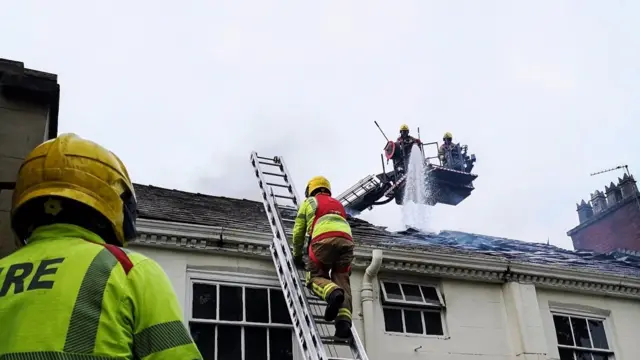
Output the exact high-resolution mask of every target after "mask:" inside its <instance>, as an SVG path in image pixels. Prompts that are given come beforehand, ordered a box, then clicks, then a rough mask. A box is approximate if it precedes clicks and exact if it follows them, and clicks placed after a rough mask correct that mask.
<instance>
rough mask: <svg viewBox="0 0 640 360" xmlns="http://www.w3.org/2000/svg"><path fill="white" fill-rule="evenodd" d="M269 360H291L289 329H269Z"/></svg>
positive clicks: (291, 336)
mask: <svg viewBox="0 0 640 360" xmlns="http://www.w3.org/2000/svg"><path fill="white" fill-rule="evenodd" d="M269 360H293V333H292V332H291V330H290V329H274V328H271V329H269Z"/></svg>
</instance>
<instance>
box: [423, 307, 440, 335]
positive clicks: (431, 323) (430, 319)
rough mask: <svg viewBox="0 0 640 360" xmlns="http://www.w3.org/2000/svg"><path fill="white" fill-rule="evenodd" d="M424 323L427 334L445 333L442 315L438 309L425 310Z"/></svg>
mask: <svg viewBox="0 0 640 360" xmlns="http://www.w3.org/2000/svg"><path fill="white" fill-rule="evenodd" d="M423 315H424V324H425V328H426V329H427V335H444V329H443V328H442V315H441V314H440V312H437V311H424V312H423Z"/></svg>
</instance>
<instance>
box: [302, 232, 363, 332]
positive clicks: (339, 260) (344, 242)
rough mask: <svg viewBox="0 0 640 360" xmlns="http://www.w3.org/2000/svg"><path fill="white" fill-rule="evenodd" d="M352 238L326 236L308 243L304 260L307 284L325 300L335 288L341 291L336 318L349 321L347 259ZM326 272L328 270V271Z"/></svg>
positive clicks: (349, 261) (349, 298) (349, 285)
mask: <svg viewBox="0 0 640 360" xmlns="http://www.w3.org/2000/svg"><path fill="white" fill-rule="evenodd" d="M353 248H354V244H353V241H351V240H349V239H345V238H342V237H330V238H326V239H322V240H318V241H315V242H313V241H312V242H311V245H310V246H309V261H308V262H307V274H306V280H307V287H309V288H310V289H311V291H313V293H314V294H316V295H317V296H319V297H320V298H321V299H323V300H325V301H327V299H328V298H329V295H330V294H331V293H332V292H333V291H334V290H336V289H342V290H343V291H344V301H343V302H342V306H341V307H340V310H339V311H338V316H337V317H336V321H338V320H346V321H349V323H351V310H352V305H351V283H350V281H349V275H350V274H351V262H352V261H353ZM329 272H330V273H329Z"/></svg>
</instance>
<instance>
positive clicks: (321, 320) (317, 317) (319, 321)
mask: <svg viewBox="0 0 640 360" xmlns="http://www.w3.org/2000/svg"><path fill="white" fill-rule="evenodd" d="M313 318H314V320H315V322H316V324H321V325H333V324H334V322H333V321H327V320H325V319H324V317H323V315H313Z"/></svg>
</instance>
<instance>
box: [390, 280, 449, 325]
mask: <svg viewBox="0 0 640 360" xmlns="http://www.w3.org/2000/svg"><path fill="white" fill-rule="evenodd" d="M380 285H381V286H380V287H381V289H382V311H383V313H384V327H385V331H387V332H390V333H404V334H416V335H430V336H443V335H444V327H443V310H444V301H443V299H442V295H441V294H440V291H439V289H438V288H437V287H435V286H433V285H416V284H408V283H397V282H389V281H382V282H381V284H380Z"/></svg>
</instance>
